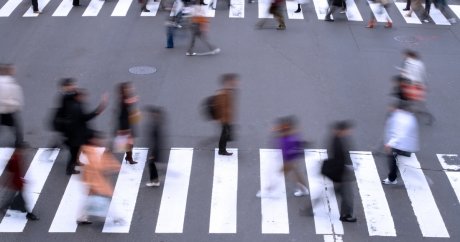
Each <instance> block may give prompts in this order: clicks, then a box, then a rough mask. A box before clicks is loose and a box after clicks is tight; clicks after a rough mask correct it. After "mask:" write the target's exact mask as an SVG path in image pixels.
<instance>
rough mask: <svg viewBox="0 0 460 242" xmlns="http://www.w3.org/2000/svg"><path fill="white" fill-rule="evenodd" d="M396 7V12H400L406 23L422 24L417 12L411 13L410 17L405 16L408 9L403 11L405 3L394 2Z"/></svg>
mask: <svg viewBox="0 0 460 242" xmlns="http://www.w3.org/2000/svg"><path fill="white" fill-rule="evenodd" d="M395 4H396V8H397V9H398V12H399V13H400V14H401V16H402V17H403V18H404V20H405V21H406V23H408V24H422V22H421V21H420V19H419V18H418V17H417V14H415V12H414V13H412V15H411V16H410V17H408V16H406V14H408V12H409V11H404V10H403V9H404V8H405V7H406V3H403V2H395Z"/></svg>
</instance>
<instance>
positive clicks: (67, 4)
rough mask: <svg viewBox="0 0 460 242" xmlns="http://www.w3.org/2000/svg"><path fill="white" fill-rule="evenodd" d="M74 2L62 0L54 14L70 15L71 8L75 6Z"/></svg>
mask: <svg viewBox="0 0 460 242" xmlns="http://www.w3.org/2000/svg"><path fill="white" fill-rule="evenodd" d="M72 2H73V0H62V2H61V4H59V7H58V8H57V9H56V10H55V11H54V13H53V16H58V17H65V16H67V15H69V13H70V10H72V8H73V5H72Z"/></svg>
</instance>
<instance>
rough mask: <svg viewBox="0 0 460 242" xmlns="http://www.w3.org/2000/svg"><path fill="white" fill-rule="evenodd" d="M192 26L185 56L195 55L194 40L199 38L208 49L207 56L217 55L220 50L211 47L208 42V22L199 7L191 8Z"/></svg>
mask: <svg viewBox="0 0 460 242" xmlns="http://www.w3.org/2000/svg"><path fill="white" fill-rule="evenodd" d="M191 18H192V20H191V22H192V24H191V27H190V30H191V31H192V36H191V40H190V46H189V48H188V51H187V52H186V53H185V55H187V56H194V55H197V53H196V52H194V51H193V49H194V48H195V40H196V38H200V39H201V41H203V43H204V44H205V45H206V46H207V47H208V49H209V52H208V53H209V54H218V53H219V52H220V49H219V48H217V47H215V46H214V45H212V44H211V43H210V42H209V40H208V35H207V33H208V29H209V26H208V24H209V20H208V18H207V17H205V16H204V12H203V10H202V9H201V7H200V5H195V6H193V12H192V17H191Z"/></svg>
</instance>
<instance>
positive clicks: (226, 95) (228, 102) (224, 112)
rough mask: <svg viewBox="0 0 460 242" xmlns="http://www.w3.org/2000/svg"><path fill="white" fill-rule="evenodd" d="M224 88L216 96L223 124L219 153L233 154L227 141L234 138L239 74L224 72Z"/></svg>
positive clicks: (222, 79) (220, 120)
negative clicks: (228, 149)
mask: <svg viewBox="0 0 460 242" xmlns="http://www.w3.org/2000/svg"><path fill="white" fill-rule="evenodd" d="M221 82H222V86H223V88H222V89H220V90H219V91H218V93H217V95H216V96H215V102H216V111H217V120H218V121H219V122H220V124H221V126H222V131H221V133H220V139H219V152H218V154H219V155H232V154H233V153H231V152H228V151H227V142H228V141H232V140H233V128H232V124H233V120H234V116H235V98H236V97H235V96H236V95H235V92H236V88H237V86H238V75H237V74H234V73H228V74H224V75H222V77H221Z"/></svg>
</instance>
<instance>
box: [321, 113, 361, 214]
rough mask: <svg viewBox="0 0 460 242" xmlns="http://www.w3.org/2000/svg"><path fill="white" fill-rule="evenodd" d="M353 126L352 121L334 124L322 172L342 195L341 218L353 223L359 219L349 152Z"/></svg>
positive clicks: (338, 193)
mask: <svg viewBox="0 0 460 242" xmlns="http://www.w3.org/2000/svg"><path fill="white" fill-rule="evenodd" d="M352 128H353V124H352V123H351V121H339V122H336V123H335V124H334V126H333V135H332V138H331V141H330V144H329V148H328V150H327V154H328V159H326V160H325V161H324V163H323V167H322V169H321V172H322V173H323V174H324V175H325V176H327V177H329V178H330V179H331V180H332V181H333V182H334V189H335V192H336V194H337V195H338V196H339V197H340V200H341V201H340V220H341V221H343V222H352V223H353V222H356V221H357V219H356V217H355V216H354V212H353V210H354V192H353V184H354V181H355V180H356V179H355V177H354V173H353V163H352V162H351V158H350V153H349V152H350V150H351V132H352Z"/></svg>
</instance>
